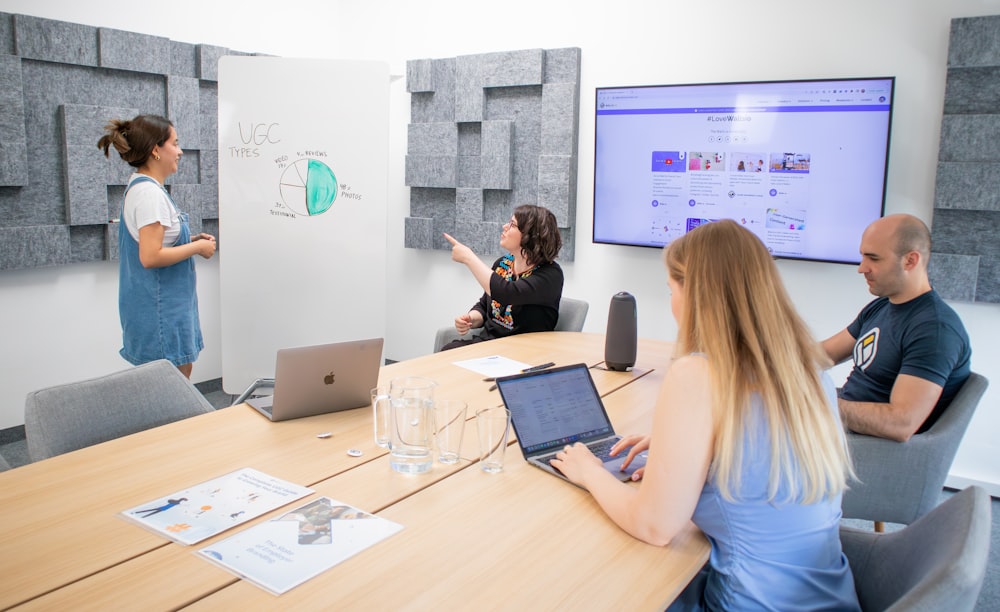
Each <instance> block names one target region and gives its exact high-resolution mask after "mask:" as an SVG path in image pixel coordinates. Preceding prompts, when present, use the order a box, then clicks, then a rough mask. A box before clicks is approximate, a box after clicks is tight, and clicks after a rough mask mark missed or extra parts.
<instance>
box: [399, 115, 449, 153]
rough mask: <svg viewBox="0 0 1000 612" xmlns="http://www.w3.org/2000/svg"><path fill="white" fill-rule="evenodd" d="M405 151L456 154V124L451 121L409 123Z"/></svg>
mask: <svg viewBox="0 0 1000 612" xmlns="http://www.w3.org/2000/svg"><path fill="white" fill-rule="evenodd" d="M406 152H407V153H409V154H410V155H433V156H454V155H458V125H457V124H456V123H453V122H450V121H449V122H435V123H411V124H410V125H408V126H407V134H406Z"/></svg>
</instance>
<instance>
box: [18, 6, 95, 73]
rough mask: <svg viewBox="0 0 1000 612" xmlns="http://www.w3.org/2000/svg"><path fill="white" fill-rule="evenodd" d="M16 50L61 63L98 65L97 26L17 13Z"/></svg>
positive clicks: (31, 57)
mask: <svg viewBox="0 0 1000 612" xmlns="http://www.w3.org/2000/svg"><path fill="white" fill-rule="evenodd" d="M14 41H15V42H14V54H15V55H18V56H20V57H22V58H24V59H34V60H42V61H46V62H55V63H58V64H76V65H80V66H98V65H100V63H99V57H100V54H99V53H98V50H97V28H95V27H92V26H85V25H80V24H76V23H67V22H65V21H54V20H52V19H42V18H41V17H29V16H27V15H14Z"/></svg>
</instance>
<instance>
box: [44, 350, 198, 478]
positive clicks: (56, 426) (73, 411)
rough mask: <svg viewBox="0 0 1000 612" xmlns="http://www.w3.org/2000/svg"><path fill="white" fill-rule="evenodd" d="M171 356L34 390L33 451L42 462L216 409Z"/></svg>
mask: <svg viewBox="0 0 1000 612" xmlns="http://www.w3.org/2000/svg"><path fill="white" fill-rule="evenodd" d="M212 410H214V409H213V408H212V405H211V404H210V403H208V400H206V399H205V397H204V396H203V395H202V394H201V392H200V391H198V389H196V388H195V386H194V385H193V384H191V381H190V380H188V379H187V378H186V377H185V376H184V375H183V374H181V373H180V371H179V370H178V369H177V368H176V367H174V365H173V364H171V363H170V362H169V361H166V360H163V359H161V360H159V361H153V362H150V363H146V364H143V365H141V366H136V367H134V368H129V369H127V370H123V371H121V372H115V373H113V374H108V375H106V376H100V377H97V378H92V379H90V380H84V381H81V382H75V383H69V384H65V385H58V386H55V387H49V388H47V389H42V390H40V391H32V392H31V393H29V394H28V397H27V399H26V400H25V404H24V431H25V437H26V438H27V442H28V456H29V457H31V460H32V461H40V460H42V459H47V458H49V457H53V456H55V455H61V454H62V453H68V452H70V451H73V450H77V449H79V448H84V447H86V446H91V445H93V444H98V443H100V442H106V441H108V440H113V439H115V438H119V437H121V436H127V435H129V434H132V433H135V432H137V431H142V430H144V429H149V428H152V427H157V426H160V425H165V424H167V423H172V422H174V421H179V420H181V419H185V418H187V417H191V416H195V415H198V414H204V413H207V412H212Z"/></svg>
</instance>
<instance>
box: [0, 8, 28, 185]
mask: <svg viewBox="0 0 1000 612" xmlns="http://www.w3.org/2000/svg"><path fill="white" fill-rule="evenodd" d="M3 21H6V22H8V23H9V22H10V20H9V19H7V20H0V22H3ZM27 182H28V144H27V136H26V132H25V125H24V86H23V80H22V78H21V61H20V60H19V59H18V58H17V57H14V56H12V55H3V56H0V185H4V186H21V185H25V184H27Z"/></svg>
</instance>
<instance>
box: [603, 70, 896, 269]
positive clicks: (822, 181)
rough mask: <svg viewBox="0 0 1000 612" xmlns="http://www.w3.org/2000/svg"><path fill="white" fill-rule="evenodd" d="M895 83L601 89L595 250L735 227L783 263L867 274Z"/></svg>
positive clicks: (878, 80) (833, 81)
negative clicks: (829, 265) (866, 236)
mask: <svg viewBox="0 0 1000 612" xmlns="http://www.w3.org/2000/svg"><path fill="white" fill-rule="evenodd" d="M894 85H895V78H894V77H880V78H855V79H826V80H797V81H763V82H746V83H707V84H697V85H655V86H635V87H599V88H597V90H596V103H595V139H594V140H595V146H594V149H595V151H594V235H593V241H594V242H595V243H606V244H622V245H633V246H644V247H658V248H659V247H663V246H664V245H666V244H668V243H670V241H671V240H673V239H675V238H677V237H679V236H681V235H683V234H684V233H685V232H688V231H690V230H692V229H694V228H695V227H697V226H698V225H700V224H702V223H708V222H711V221H713V220H718V219H722V218H730V219H735V220H736V221H738V222H740V223H742V224H743V225H744V226H745V227H747V228H748V229H750V230H751V231H752V232H753V233H754V234H756V235H757V236H759V237H760V239H761V240H762V241H763V242H764V244H765V245H766V246H767V247H768V249H769V250H770V251H771V253H773V254H774V256H775V257H782V258H788V259H804V260H812V261H828V262H841V263H858V262H859V261H860V258H859V255H858V244H859V242H860V240H861V233H862V231H863V230H864V228H865V227H866V226H867V225H868V224H869V223H871V222H872V221H874V220H875V219H877V218H879V217H880V216H882V214H883V212H884V209H885V188H886V175H887V171H888V165H887V164H888V158H889V134H890V128H891V124H892V99H893V89H894Z"/></svg>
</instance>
